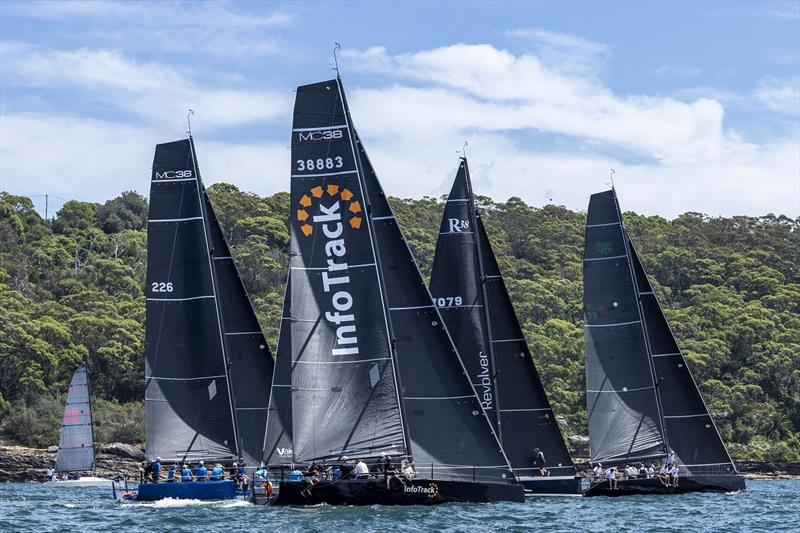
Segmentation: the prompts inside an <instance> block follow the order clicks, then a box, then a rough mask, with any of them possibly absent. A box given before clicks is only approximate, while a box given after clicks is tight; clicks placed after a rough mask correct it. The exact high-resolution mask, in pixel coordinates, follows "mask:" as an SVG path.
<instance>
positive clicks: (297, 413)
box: [290, 79, 511, 481]
mask: <svg viewBox="0 0 800 533" xmlns="http://www.w3.org/2000/svg"><path fill="white" fill-rule="evenodd" d="M293 127H294V129H293V134H292V180H291V181H292V186H291V202H292V245H291V246H292V248H291V250H292V251H291V260H290V268H291V321H290V324H291V326H290V327H291V350H292V360H291V383H292V425H293V432H292V433H293V434H292V437H293V441H294V448H293V449H294V457H295V460H296V461H298V462H300V461H309V460H315V459H322V458H338V457H342V456H358V457H360V458H368V457H372V456H377V455H378V454H380V453H381V452H385V453H389V454H392V455H402V456H409V455H413V457H414V459H415V461H416V463H417V467H418V469H419V471H420V474H421V475H430V474H433V475H434V476H436V477H437V479H448V478H451V479H455V478H459V477H461V478H467V477H469V478H470V479H472V478H473V476H475V478H477V479H483V480H487V479H490V480H495V481H503V480H508V479H510V477H511V476H510V475H509V470H510V468H509V464H508V461H507V459H506V458H505V455H504V453H503V450H502V447H501V446H500V443H499V441H498V440H497V438H496V436H495V434H494V431H493V429H492V427H491V424H490V423H489V422H488V420H487V419H486V417H485V414H484V413H483V410H482V409H481V408H480V404H479V402H478V399H477V396H476V393H475V390H474V388H473V387H472V385H471V384H470V382H469V381H468V380H467V379H466V371H465V369H464V367H463V365H462V364H461V361H460V359H459V357H458V353H457V352H456V351H455V348H454V347H453V344H452V341H451V339H450V338H449V335H448V333H447V330H446V329H445V327H444V325H443V322H442V319H441V316H440V315H439V312H438V310H437V309H436V307H435V306H434V305H432V303H431V298H430V293H429V292H428V289H427V287H426V286H425V284H424V281H423V279H422V276H421V274H420V273H419V270H418V268H417V266H416V263H415V261H414V259H413V257H412V255H411V252H410V250H409V248H408V246H407V244H406V242H405V240H404V238H403V235H402V232H401V231H400V228H399V226H398V225H397V222H396V220H395V218H394V215H393V213H392V211H391V209H390V207H389V204H388V202H387V200H386V197H385V195H384V193H383V190H382V188H381V186H380V184H379V182H378V180H377V176H376V175H375V172H374V171H373V169H372V165H371V164H370V162H369V159H368V158H367V155H366V152H365V151H364V148H363V145H362V144H361V142H360V140H359V138H358V135H357V133H356V131H355V128H354V127H353V125H352V122H351V120H350V113H349V110H348V109H347V103H346V101H345V98H344V93H343V91H342V88H341V83H340V80H339V79H334V80H329V81H325V82H321V83H315V84H311V85H305V86H302V87H299V88H298V89H297V97H296V101H295V110H294V126H293ZM473 467H474V468H475V469H476V470H477V474H476V473H475V470H474V469H473Z"/></svg>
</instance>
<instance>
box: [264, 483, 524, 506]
mask: <svg viewBox="0 0 800 533" xmlns="http://www.w3.org/2000/svg"><path fill="white" fill-rule="evenodd" d="M523 501H525V497H524V493H523V488H522V486H521V485H515V484H510V483H480V482H471V481H450V480H429V479H413V480H400V479H399V478H389V482H388V483H387V482H386V480H384V479H340V480H336V481H319V482H317V483H315V484H312V483H311V482H309V481H284V482H283V483H281V485H280V490H279V491H278V494H277V496H276V497H275V499H274V500H273V501H272V503H273V505H319V504H321V503H327V504H329V505H438V504H442V503H452V502H468V503H490V502H517V503H521V502H523Z"/></svg>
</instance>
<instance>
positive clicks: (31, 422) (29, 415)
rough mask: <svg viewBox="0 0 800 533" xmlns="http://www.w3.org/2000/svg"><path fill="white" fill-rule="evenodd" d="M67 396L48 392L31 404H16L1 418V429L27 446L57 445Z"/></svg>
mask: <svg viewBox="0 0 800 533" xmlns="http://www.w3.org/2000/svg"><path fill="white" fill-rule="evenodd" d="M65 397H66V394H62V395H60V396H58V395H49V394H48V395H45V396H42V397H40V398H38V399H37V400H36V401H34V402H32V403H31V404H30V405H26V404H24V403H18V404H15V405H14V406H13V407H12V409H11V410H10V412H8V413H7V415H6V416H4V417H3V419H2V420H0V429H2V430H3V432H4V433H6V434H8V435H10V436H11V437H13V438H14V439H16V440H17V441H19V442H20V443H22V444H24V445H26V446H34V447H38V448H46V447H47V446H55V445H57V444H58V431H59V429H61V415H62V413H63V411H64V398H65Z"/></svg>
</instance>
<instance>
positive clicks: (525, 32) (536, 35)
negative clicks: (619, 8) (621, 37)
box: [505, 28, 610, 75]
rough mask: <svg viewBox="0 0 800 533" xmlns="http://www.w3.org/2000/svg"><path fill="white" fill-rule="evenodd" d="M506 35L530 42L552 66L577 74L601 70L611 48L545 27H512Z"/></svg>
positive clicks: (554, 68) (543, 60)
mask: <svg viewBox="0 0 800 533" xmlns="http://www.w3.org/2000/svg"><path fill="white" fill-rule="evenodd" d="M505 34H506V37H510V38H512V39H515V40H518V41H520V42H522V43H525V44H529V45H531V46H532V47H533V50H534V51H535V52H536V55H537V57H538V58H539V59H541V61H542V62H543V63H544V64H546V65H547V66H548V67H549V68H551V69H553V70H556V71H560V72H565V73H573V74H583V75H594V74H598V73H599V72H600V71H601V69H602V67H603V65H604V64H605V62H606V60H607V59H608V56H609V55H610V50H609V48H608V46H607V45H605V44H602V43H597V42H594V41H590V40H588V39H584V38H583V37H579V36H577V35H571V34H568V33H558V32H553V31H549V30H545V29H543V28H523V29H516V30H509V31H507V32H506V33H505Z"/></svg>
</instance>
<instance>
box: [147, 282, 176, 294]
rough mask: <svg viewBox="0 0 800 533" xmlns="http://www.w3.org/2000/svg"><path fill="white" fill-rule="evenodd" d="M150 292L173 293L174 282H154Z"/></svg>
mask: <svg viewBox="0 0 800 533" xmlns="http://www.w3.org/2000/svg"><path fill="white" fill-rule="evenodd" d="M150 290H152V291H153V292H172V290H173V287H172V282H171V281H153V282H152V283H150Z"/></svg>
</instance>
